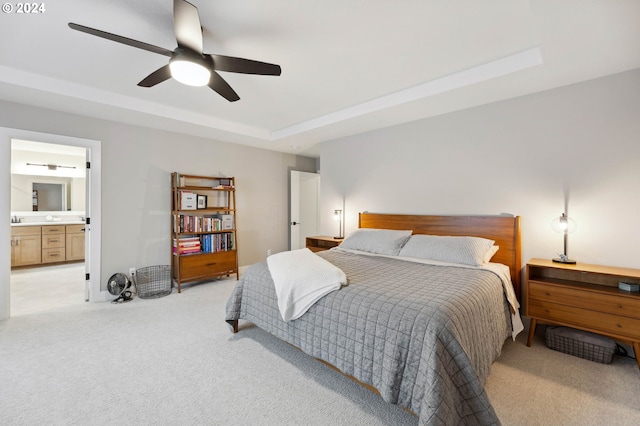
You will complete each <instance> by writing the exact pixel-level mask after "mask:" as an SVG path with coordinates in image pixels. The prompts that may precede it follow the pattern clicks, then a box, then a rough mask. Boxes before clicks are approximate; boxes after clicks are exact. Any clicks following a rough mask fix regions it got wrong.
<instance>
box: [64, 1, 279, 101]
mask: <svg viewBox="0 0 640 426" xmlns="http://www.w3.org/2000/svg"><path fill="white" fill-rule="evenodd" d="M69 27H70V28H71V29H74V30H77V31H81V32H83V33H87V34H91V35H94V36H98V37H102V38H106V39H107V40H112V41H116V42H118V43H122V44H126V45H128V46H132V47H137V48H138V49H143V50H147V51H149V52H153V53H159V54H160V55H165V56H168V57H170V58H171V59H169V63H168V64H167V65H165V66H163V67H161V68H159V69H157V70H156V71H154V72H152V73H151V74H149V75H148V76H147V77H145V78H144V79H143V80H142V81H141V82H140V83H138V86H141V87H153V86H155V85H156V84H158V83H162V82H163V81H165V80H168V79H169V78H171V77H173V78H174V79H176V80H178V81H179V82H181V83H183V84H188V85H191V86H205V85H206V86H209V87H210V88H211V89H213V90H215V91H216V92H217V93H218V94H220V95H221V96H222V97H224V98H225V99H227V100H228V101H229V102H234V101H237V100H238V99H240V97H239V96H238V94H237V93H236V92H235V91H234V90H233V89H232V88H231V86H229V84H228V83H227V82H226V81H225V80H224V79H223V78H222V77H221V76H220V74H218V73H217V72H216V71H227V72H235V73H241V74H259V75H280V73H281V69H280V66H279V65H275V64H269V63H266V62H260V61H254V60H251V59H243V58H235V57H232V56H223V55H211V54H207V53H204V52H203V44H202V26H201V25H200V16H199V15H198V8H197V7H195V6H194V5H192V4H191V3H189V2H188V1H185V0H174V1H173V29H174V32H175V35H176V40H177V42H178V47H176V48H175V49H174V50H168V49H165V48H162V47H158V46H154V45H152V44H148V43H144V42H142V41H138V40H133V39H130V38H127V37H122V36H119V35H116V34H111V33H108V32H106V31H101V30H97V29H95V28H90V27H85V26H84V25H79V24H74V23H72V22H69Z"/></svg>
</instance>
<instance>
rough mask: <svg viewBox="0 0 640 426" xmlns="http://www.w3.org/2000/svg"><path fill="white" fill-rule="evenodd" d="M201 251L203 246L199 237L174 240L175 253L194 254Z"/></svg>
mask: <svg viewBox="0 0 640 426" xmlns="http://www.w3.org/2000/svg"><path fill="white" fill-rule="evenodd" d="M201 251H202V245H201V242H200V238H199V237H196V236H191V237H181V238H174V239H173V253H178V254H193V253H200V252H201Z"/></svg>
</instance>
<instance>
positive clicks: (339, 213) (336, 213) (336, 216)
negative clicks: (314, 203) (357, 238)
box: [333, 210, 344, 240]
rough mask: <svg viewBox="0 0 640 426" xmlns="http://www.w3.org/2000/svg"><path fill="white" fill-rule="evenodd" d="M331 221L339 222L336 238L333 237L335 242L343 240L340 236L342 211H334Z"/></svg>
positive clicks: (341, 235)
mask: <svg viewBox="0 0 640 426" xmlns="http://www.w3.org/2000/svg"><path fill="white" fill-rule="evenodd" d="M333 219H334V220H339V221H340V228H338V236H337V237H335V239H336V240H341V239H343V238H344V236H343V234H342V210H334V211H333Z"/></svg>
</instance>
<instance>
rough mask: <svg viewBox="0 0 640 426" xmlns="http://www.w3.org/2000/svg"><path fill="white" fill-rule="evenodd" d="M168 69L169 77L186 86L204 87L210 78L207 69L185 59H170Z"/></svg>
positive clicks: (209, 72)
mask: <svg viewBox="0 0 640 426" xmlns="http://www.w3.org/2000/svg"><path fill="white" fill-rule="evenodd" d="M169 69H170V70H171V77H173V78H175V79H176V80H178V81H179V82H180V83H182V84H186V85H188V86H206V85H207V84H209V79H210V78H211V71H209V68H207V67H205V66H204V65H201V64H199V63H197V62H194V61H192V60H189V59H186V58H176V59H172V60H171V62H170V63H169Z"/></svg>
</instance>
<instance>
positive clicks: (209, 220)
mask: <svg viewBox="0 0 640 426" xmlns="http://www.w3.org/2000/svg"><path fill="white" fill-rule="evenodd" d="M232 229H234V219H233V215H232V214H208V215H203V216H197V215H189V214H181V215H178V217H177V219H175V218H174V231H175V232H178V233H183V232H215V231H228V230H232Z"/></svg>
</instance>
